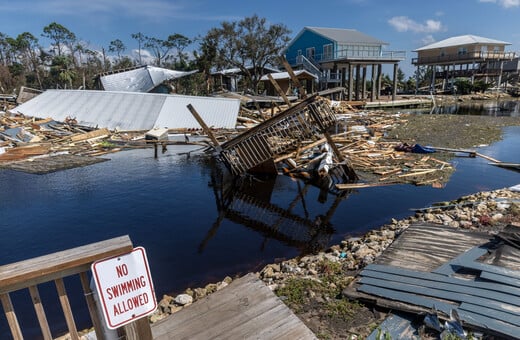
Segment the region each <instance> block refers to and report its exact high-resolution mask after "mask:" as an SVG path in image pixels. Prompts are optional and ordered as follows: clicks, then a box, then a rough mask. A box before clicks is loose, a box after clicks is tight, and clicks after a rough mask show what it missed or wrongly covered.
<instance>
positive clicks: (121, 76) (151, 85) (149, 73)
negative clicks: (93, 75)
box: [99, 65, 197, 92]
mask: <svg viewBox="0 0 520 340" xmlns="http://www.w3.org/2000/svg"><path fill="white" fill-rule="evenodd" d="M196 72H197V71H196V70H195V71H189V72H185V71H175V70H169V69H165V68H161V67H155V66H149V65H144V66H139V67H137V68H134V69H128V70H122V71H115V72H110V73H103V74H101V75H99V84H100V85H101V87H102V89H104V90H105V91H126V92H151V91H153V90H154V89H155V88H156V87H157V86H159V85H161V84H162V83H163V82H164V81H166V80H173V79H177V78H181V77H184V76H187V75H190V74H193V73H196Z"/></svg>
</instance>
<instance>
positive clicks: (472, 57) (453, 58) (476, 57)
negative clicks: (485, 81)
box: [412, 51, 517, 65]
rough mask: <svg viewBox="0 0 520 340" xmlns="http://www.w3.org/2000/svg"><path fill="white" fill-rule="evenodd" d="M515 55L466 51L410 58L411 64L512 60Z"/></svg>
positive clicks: (513, 53) (511, 53)
mask: <svg viewBox="0 0 520 340" xmlns="http://www.w3.org/2000/svg"><path fill="white" fill-rule="evenodd" d="M516 57H517V55H516V53H515V52H493V51H489V52H481V51H477V52H466V53H460V54H446V55H443V56H434V57H418V58H412V64H413V65H423V64H435V63H451V62H463V61H464V62H472V61H475V62H477V61H488V60H497V61H499V60H513V59H514V58H516Z"/></svg>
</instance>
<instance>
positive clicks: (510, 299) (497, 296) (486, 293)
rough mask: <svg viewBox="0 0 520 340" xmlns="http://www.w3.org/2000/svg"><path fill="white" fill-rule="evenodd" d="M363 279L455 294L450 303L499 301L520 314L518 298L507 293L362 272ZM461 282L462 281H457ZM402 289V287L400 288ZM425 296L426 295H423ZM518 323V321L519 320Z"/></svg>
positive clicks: (363, 280) (519, 300) (362, 280)
mask: <svg viewBox="0 0 520 340" xmlns="http://www.w3.org/2000/svg"><path fill="white" fill-rule="evenodd" d="M362 275H363V278H362V279H361V281H360V282H361V283H363V282H367V281H368V279H372V280H374V279H376V280H381V281H383V282H389V283H392V282H393V283H397V285H398V287H399V285H400V284H402V285H404V284H407V285H415V286H418V287H421V288H432V289H436V290H441V291H443V292H446V293H455V294H454V298H449V299H450V300H452V301H464V300H462V299H463V297H464V296H472V297H475V298H484V299H486V300H493V301H499V302H504V303H507V304H511V305H515V306H517V307H519V310H518V312H520V298H518V297H515V296H513V295H511V294H507V293H500V292H497V291H493V290H490V289H481V288H479V287H476V286H469V285H459V284H457V283H448V282H442V281H432V280H423V279H415V278H409V277H403V276H399V275H393V274H385V273H378V274H376V275H371V274H370V273H366V272H363V273H362ZM459 281H463V280H459ZM402 288H404V286H402ZM457 294H458V298H459V299H461V300H457ZM423 295H426V294H423ZM519 323H520V319H519Z"/></svg>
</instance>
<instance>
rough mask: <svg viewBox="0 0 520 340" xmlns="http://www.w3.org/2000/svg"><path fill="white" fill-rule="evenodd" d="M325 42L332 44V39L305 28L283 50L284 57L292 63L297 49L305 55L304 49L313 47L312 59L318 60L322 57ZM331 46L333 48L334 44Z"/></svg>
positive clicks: (296, 54)
mask: <svg viewBox="0 0 520 340" xmlns="http://www.w3.org/2000/svg"><path fill="white" fill-rule="evenodd" d="M327 44H334V41H332V40H330V39H327V38H325V37H323V36H321V35H318V34H316V33H314V32H312V31H309V30H307V29H305V31H304V32H303V33H302V34H301V35H300V36H299V37H298V39H296V40H295V41H293V42H292V44H291V45H289V47H288V48H287V50H286V52H285V57H286V58H287V61H289V63H290V64H294V62H295V61H296V57H297V56H298V50H301V51H302V54H303V55H304V56H306V52H305V51H306V49H307V48H309V47H314V49H315V57H314V59H315V60H316V61H320V60H321V58H322V57H323V45H327ZM333 48H334V49H335V44H334V47H333Z"/></svg>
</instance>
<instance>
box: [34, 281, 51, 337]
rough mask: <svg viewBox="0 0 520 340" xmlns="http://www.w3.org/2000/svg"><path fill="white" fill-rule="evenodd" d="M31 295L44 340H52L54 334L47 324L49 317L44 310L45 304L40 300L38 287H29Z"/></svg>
mask: <svg viewBox="0 0 520 340" xmlns="http://www.w3.org/2000/svg"><path fill="white" fill-rule="evenodd" d="M29 293H30V294H31V299H32V301H33V305H34V310H35V311H36V316H37V317H38V323H39V324H40V329H41V330H42V334H43V338H44V339H45V340H52V339H53V338H52V333H51V330H50V328H49V323H48V322H47V316H46V315H45V310H44V309H43V304H42V301H41V299H40V293H39V292H38V287H36V286H31V287H29Z"/></svg>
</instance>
